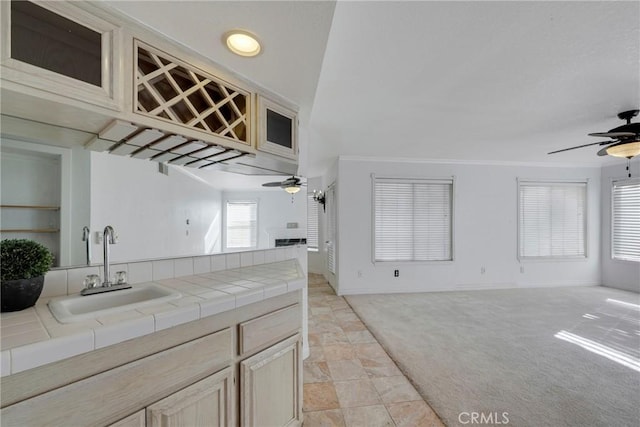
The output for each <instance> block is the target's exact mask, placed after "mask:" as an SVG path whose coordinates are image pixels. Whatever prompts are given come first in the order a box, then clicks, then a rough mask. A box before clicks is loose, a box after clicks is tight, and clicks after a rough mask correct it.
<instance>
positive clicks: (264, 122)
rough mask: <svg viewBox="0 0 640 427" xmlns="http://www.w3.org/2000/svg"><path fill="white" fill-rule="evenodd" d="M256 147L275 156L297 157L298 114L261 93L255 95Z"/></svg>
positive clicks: (294, 158) (293, 158)
mask: <svg viewBox="0 0 640 427" xmlns="http://www.w3.org/2000/svg"><path fill="white" fill-rule="evenodd" d="M257 105H258V112H257V122H258V126H257V130H258V132H257V147H256V148H257V149H258V150H260V151H264V152H266V153H270V154H275V155H276V156H280V157H285V158H288V159H292V160H296V159H297V158H298V115H297V113H296V112H295V111H293V110H291V109H290V108H287V107H285V106H283V105H281V104H279V103H276V102H274V101H272V100H270V99H268V98H266V97H264V96H262V95H259V96H257Z"/></svg>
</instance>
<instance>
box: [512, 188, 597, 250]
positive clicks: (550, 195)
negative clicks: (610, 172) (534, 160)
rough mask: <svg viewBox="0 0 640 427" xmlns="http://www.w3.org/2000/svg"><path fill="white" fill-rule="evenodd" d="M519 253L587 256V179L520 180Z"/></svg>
mask: <svg viewBox="0 0 640 427" xmlns="http://www.w3.org/2000/svg"><path fill="white" fill-rule="evenodd" d="M519 199H520V200H519V203H520V206H519V208H520V209H519V210H520V214H519V216H520V218H519V220H518V225H519V233H520V236H519V240H520V248H519V256H520V257H521V258H527V257H531V258H535V257H584V256H585V255H586V250H585V235H586V225H587V221H586V208H587V207H586V199H587V183H586V182H579V183H543V182H522V181H521V182H520V185H519Z"/></svg>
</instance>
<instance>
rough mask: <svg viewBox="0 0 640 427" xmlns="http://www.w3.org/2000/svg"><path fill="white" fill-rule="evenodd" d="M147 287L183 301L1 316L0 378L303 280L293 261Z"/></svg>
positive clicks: (40, 308)
mask: <svg viewBox="0 0 640 427" xmlns="http://www.w3.org/2000/svg"><path fill="white" fill-rule="evenodd" d="M149 283H158V284H160V285H163V286H165V287H169V288H174V289H176V290H178V291H179V292H180V293H181V294H182V297H181V298H180V299H177V300H173V301H170V302H167V303H160V304H156V305H153V306H148V307H144V308H140V309H137V310H130V311H125V312H120V313H117V314H111V315H105V316H102V317H97V318H96V319H91V320H87V321H80V322H76V323H66V324H62V323H59V322H58V321H57V320H56V319H55V318H54V317H53V315H52V314H51V312H50V311H49V308H48V306H47V302H48V301H49V298H40V300H38V303H37V304H36V306H35V307H32V308H29V309H26V310H23V311H19V312H12V313H2V315H1V318H0V319H1V322H2V323H1V325H2V334H1V340H0V346H1V348H2V354H1V359H0V362H1V365H0V367H1V373H2V376H7V375H11V374H15V373H18V372H21V371H25V370H27V369H32V368H35V367H38V366H42V365H45V364H48V363H53V362H56V361H58V360H62V359H66V358H68V357H73V356H76V355H78V354H82V353H86V352H89V351H92V350H95V349H99V348H102V347H106V346H109V345H113V344H117V343H119V342H123V341H126V340H129V339H132V338H137V337H140V336H143V335H147V334H151V333H154V332H156V331H160V330H162V329H167V328H170V327H173V326H177V325H181V324H183V323H187V322H191V321H194V320H198V319H202V318H204V317H207V316H211V315H214V314H218V313H222V312H224V311H228V310H233V309H236V308H239V307H242V306H245V305H248V304H251V303H254V302H258V301H262V300H264V299H267V298H271V297H275V296H278V295H282V294H285V293H287V292H292V291H295V290H298V289H302V288H304V286H305V283H306V278H305V276H304V274H303V272H302V269H301V268H300V265H299V264H298V262H297V260H295V259H292V260H287V261H280V262H274V263H269V264H261V265H255V266H250V267H240V268H234V269H229V270H222V271H214V272H210V273H201V274H195V275H188V276H183V277H177V278H169V279H160V280H154V281H153V282H149ZM133 286H134V287H135V286H136V285H135V284H134V285H133ZM86 298H91V296H87V297H86Z"/></svg>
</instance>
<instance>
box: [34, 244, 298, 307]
mask: <svg viewBox="0 0 640 427" xmlns="http://www.w3.org/2000/svg"><path fill="white" fill-rule="evenodd" d="M294 258H295V259H298V261H299V263H300V266H301V267H302V269H303V271H304V274H306V273H307V247H306V245H298V246H287V247H283V248H273V249H264V250H257V251H246V252H235V253H230V254H215V255H202V256H193V257H178V258H165V259H155V260H149V261H135V262H130V263H117V264H112V265H111V272H112V273H115V272H116V271H125V272H126V273H127V281H128V282H129V283H130V284H136V283H143V282H150V281H153V280H162V279H173V278H175V277H181V276H190V275H193V274H202V273H210V272H213V271H221V270H227V269H232V268H238V267H249V266H252V265H260V264H267V263H271V262H278V261H284V260H286V259H294ZM102 272H103V268H102V265H93V266H90V267H75V268H68V269H59V270H52V271H49V272H48V273H47V274H46V276H45V280H44V288H43V289H42V295H41V298H51V297H57V296H63V295H71V294H76V293H78V292H80V291H81V290H82V288H83V281H84V279H85V277H86V276H87V275H89V274H98V275H100V276H101V277H102Z"/></svg>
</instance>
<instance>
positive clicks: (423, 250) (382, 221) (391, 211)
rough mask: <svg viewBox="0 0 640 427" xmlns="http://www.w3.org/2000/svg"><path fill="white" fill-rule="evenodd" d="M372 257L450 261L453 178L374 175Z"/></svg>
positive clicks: (393, 259)
mask: <svg viewBox="0 0 640 427" xmlns="http://www.w3.org/2000/svg"><path fill="white" fill-rule="evenodd" d="M374 185H375V195H374V196H375V208H374V209H375V212H374V216H375V219H374V221H375V260H376V261H440V260H451V259H452V258H451V240H452V239H451V236H452V233H451V227H452V225H451V213H452V205H451V200H452V192H453V181H452V180H406V179H390V178H375V180H374Z"/></svg>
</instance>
